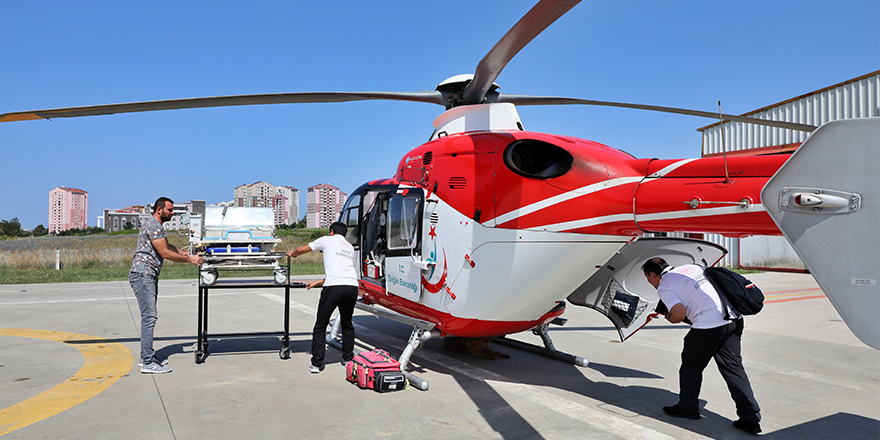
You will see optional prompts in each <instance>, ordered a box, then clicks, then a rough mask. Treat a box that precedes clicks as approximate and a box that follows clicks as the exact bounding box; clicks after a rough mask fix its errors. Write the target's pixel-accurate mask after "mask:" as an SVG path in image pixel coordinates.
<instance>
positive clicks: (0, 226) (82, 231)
mask: <svg viewBox="0 0 880 440" xmlns="http://www.w3.org/2000/svg"><path fill="white" fill-rule="evenodd" d="M102 232H106V231H104V229H103V228H99V227H97V226H89V227H87V228H74V229H68V230H66V231H61V232H58V233H57V234H53V235H56V236H59V237H63V236H68V235H93V234H100V233H102ZM43 235H49V230H48V229H47V228H46V227H45V226H43V225H37V227H36V228H34V230H33V231H25V230H23V229H21V222H20V221H19V220H18V217H14V218H13V219H12V220H0V236H3V237H40V236H43Z"/></svg>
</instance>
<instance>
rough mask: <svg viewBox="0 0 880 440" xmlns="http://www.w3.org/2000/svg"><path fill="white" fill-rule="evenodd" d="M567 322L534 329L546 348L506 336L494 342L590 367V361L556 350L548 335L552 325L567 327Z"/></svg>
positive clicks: (563, 321)
mask: <svg viewBox="0 0 880 440" xmlns="http://www.w3.org/2000/svg"><path fill="white" fill-rule="evenodd" d="M566 321H567V320H566V319H565V318H556V319H554V320H553V321H550V322H548V323H546V324H542V325H539V326H537V327H535V328H533V329H532V333H533V334H535V335H538V336H540V337H541V341H543V342H544V346H543V347H540V346H537V345H534V344H529V343H526V342H520V341H517V340H515V339H508V338H506V337H504V336H501V337H498V338H495V339H493V340H492V342H497V343H499V344H501V345H505V346H508V347H513V348H516V349H520V350H525V351H530V352H532V353H535V354H540V355H541V356H546V357H549V358H551V359H556V360H559V361H563V362H568V363H571V364H574V365H578V366H581V367H586V366H588V365H590V361H588V360H586V359H584V358H582V357H580V356H575V355H573V354H568V353H563V352H561V351H559V350H557V349H556V347H555V346H554V345H553V341H552V340H551V339H550V335H549V334H548V333H547V329H548V328H549V327H550V324H555V325H565V322H566Z"/></svg>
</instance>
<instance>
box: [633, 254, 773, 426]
mask: <svg viewBox="0 0 880 440" xmlns="http://www.w3.org/2000/svg"><path fill="white" fill-rule="evenodd" d="M642 272H644V274H645V277H646V278H647V279H648V282H649V283H651V285H652V286H654V287H655V288H656V289H657V294H658V295H659V296H660V300H661V301H663V303H664V304H665V305H666V307H667V309H668V312H667V313H666V320H668V321H669V322H671V323H673V324H677V323H679V322H682V321H684V320H685V318H687V319H689V320H690V321H691V322H692V324H691V329H690V331H688V333H687V335H686V336H685V337H684V349H683V350H682V352H681V368H680V369H679V370H678V377H679V390H680V391H679V395H678V403H677V404H675V405H673V406H664V407H663V411H664V412H666V414H669V415H671V416H673V417H683V418H688V419H694V420H699V419H700V407H699V397H700V386H701V385H702V382H703V370H705V369H706V366H707V365H708V364H709V360H710V359H713V358H714V359H715V364H717V365H718V370H719V371H720V372H721V377H722V378H724V381H725V382H727V388H728V390H730V396H731V397H732V398H733V401H734V402H736V414H737V415H738V416H739V419H738V420H736V421H735V422H733V426H735V427H736V428H738V429H741V430H743V431H746V432H748V433H750V434H757V433H759V432H761V425H760V423H759V422H760V421H761V409H760V408H759V407H758V402H757V401H756V400H755V396H754V394H753V393H752V386H751V384H750V383H749V377H748V376H747V375H746V371H745V368H743V364H742V354H741V353H740V348H741V338H742V331H743V319H742V316H739V315H738V314H737V313H736V311H735V310H730V313H732V315H733V316H736V319H735V320H734V321H727V320H725V319H724V316H725V314H724V307H726V306H725V305H724V303H723V302H722V301H721V298H720V297H719V296H718V292H717V291H716V290H715V287H713V286H712V284H711V283H710V282H709V280H707V279H706V277H705V276H704V275H703V267H701V266H697V265H695V264H686V265H684V266H679V267H671V266H669V265H668V264H667V263H666V261H664V260H663V259H662V258H652V259H650V260H648V261H646V262H645V264H644V265H642Z"/></svg>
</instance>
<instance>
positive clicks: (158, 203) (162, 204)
mask: <svg viewBox="0 0 880 440" xmlns="http://www.w3.org/2000/svg"><path fill="white" fill-rule="evenodd" d="M165 202H171V205H172V206H173V205H174V201H172V200H171V199H169V198H168V197H159V198H158V199H156V203H153V214H155V213H156V211H158V210H159V208H164V207H165Z"/></svg>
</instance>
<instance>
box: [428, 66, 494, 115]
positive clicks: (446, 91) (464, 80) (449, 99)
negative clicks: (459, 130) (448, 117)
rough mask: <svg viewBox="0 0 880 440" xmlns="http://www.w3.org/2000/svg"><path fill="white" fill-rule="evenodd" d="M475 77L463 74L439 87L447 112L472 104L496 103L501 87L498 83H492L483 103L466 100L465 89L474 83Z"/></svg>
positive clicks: (444, 81) (447, 80)
mask: <svg viewBox="0 0 880 440" xmlns="http://www.w3.org/2000/svg"><path fill="white" fill-rule="evenodd" d="M473 79H474V75H473V74H470V73H463V74H461V75H455V76H452V77H449V78H446V79H445V80H443V82H441V83H440V84H438V85H437V89H436V90H437V91H438V92H440V93H441V94H442V95H443V101H444V102H445V103H446V110H449V109H451V108H453V107H458V106H460V105H471V104H483V103H487V102H494V101H495V99H497V98H498V92H497V91H496V90H498V89H499V88H500V86H499V85H498V84H496V83H494V82H493V83H492V86H490V87H489V91H488V92H486V95H485V97H484V98H483V102H468V101H466V100H465V99H464V97H463V94H464V89H465V88H466V87H467V85H468V84H470V82H471V81H473Z"/></svg>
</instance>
